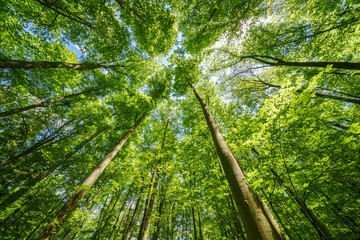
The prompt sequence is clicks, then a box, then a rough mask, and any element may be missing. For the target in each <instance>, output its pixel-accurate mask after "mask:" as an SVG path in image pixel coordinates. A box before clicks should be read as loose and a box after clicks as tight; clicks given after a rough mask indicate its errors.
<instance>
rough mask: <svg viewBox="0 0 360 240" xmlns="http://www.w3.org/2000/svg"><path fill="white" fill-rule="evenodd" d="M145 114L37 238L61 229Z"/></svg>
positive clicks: (44, 237) (50, 237) (47, 236)
mask: <svg viewBox="0 0 360 240" xmlns="http://www.w3.org/2000/svg"><path fill="white" fill-rule="evenodd" d="M145 116H146V114H143V116H142V117H141V118H140V119H139V120H138V121H137V122H136V123H135V125H133V126H132V127H131V128H130V129H129V130H128V131H127V132H126V134H125V135H124V136H123V138H122V139H121V140H120V142H119V143H118V144H117V145H116V146H115V147H114V149H113V150H112V151H111V152H110V153H109V154H108V155H107V156H106V157H105V158H104V160H103V161H102V162H101V163H100V164H99V165H98V167H97V168H96V169H95V170H94V171H93V172H92V173H91V174H90V176H89V177H88V178H87V179H86V180H85V182H83V184H82V185H81V186H80V187H79V188H78V189H77V190H76V192H75V193H74V194H73V195H72V196H71V197H70V199H69V200H68V201H67V203H66V204H65V205H64V206H63V208H61V209H60V211H59V212H58V213H57V215H56V216H55V218H54V219H53V221H52V222H51V223H49V225H48V226H47V227H46V228H45V230H44V231H43V233H42V234H41V235H40V236H39V237H38V238H37V239H53V238H54V237H55V236H56V234H57V232H58V231H59V230H60V229H61V227H62V226H63V225H64V223H65V222H66V219H67V218H68V217H69V215H70V214H71V213H72V211H73V210H74V209H75V208H76V206H77V205H78V203H79V202H80V200H81V199H82V198H83V197H84V195H85V194H86V192H87V191H88V189H89V188H90V187H91V186H92V185H93V184H94V183H95V181H96V180H97V178H98V177H99V176H100V174H101V173H102V172H103V171H104V169H105V168H106V167H107V165H108V164H109V162H110V161H111V160H112V159H113V158H114V157H115V155H116V154H117V153H118V152H119V150H120V149H121V147H122V146H123V145H124V143H125V142H126V141H127V139H128V138H129V137H130V136H131V134H132V133H133V132H134V131H135V129H136V128H137V127H138V126H139V124H140V123H141V121H142V120H143V119H144V118H145Z"/></svg>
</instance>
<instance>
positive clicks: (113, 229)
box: [109, 190, 133, 240]
mask: <svg viewBox="0 0 360 240" xmlns="http://www.w3.org/2000/svg"><path fill="white" fill-rule="evenodd" d="M130 195H131V192H130V190H129V192H128V193H127V195H126V197H125V199H124V202H123V204H122V205H121V207H120V209H119V214H118V215H117V217H116V220H115V223H114V225H113V227H112V228H111V232H110V234H109V240H110V239H111V238H112V236H113V234H114V231H115V229H116V227H118V228H120V227H121V224H122V222H123V220H124V217H125V215H126V213H127V211H128V208H126V209H125V211H124V212H122V211H123V209H124V208H125V206H126V203H127V202H128V200H129V196H130ZM130 200H131V201H130V204H129V205H131V204H132V202H133V199H132V198H130ZM121 213H123V216H122V218H121V221H120V223H119V226H117V223H118V221H119V219H120V216H121ZM115 238H116V236H115Z"/></svg>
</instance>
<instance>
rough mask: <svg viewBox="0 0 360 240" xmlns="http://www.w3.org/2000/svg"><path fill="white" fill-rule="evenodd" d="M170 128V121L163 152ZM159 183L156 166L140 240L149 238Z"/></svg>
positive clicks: (163, 141) (162, 149)
mask: <svg viewBox="0 0 360 240" xmlns="http://www.w3.org/2000/svg"><path fill="white" fill-rule="evenodd" d="M168 126H169V119H168V120H167V122H166V125H165V131H164V136H163V139H162V143H161V151H164V147H165V141H166V131H167V128H168ZM160 161H161V156H160V159H159V162H158V163H157V165H160V164H161V162H160ZM159 181H160V173H159V170H158V166H156V172H155V179H154V183H153V185H152V187H151V189H150V192H149V193H150V194H149V197H150V199H149V203H148V205H147V206H146V207H145V210H144V217H143V221H142V223H141V227H140V231H139V236H138V240H146V239H147V238H148V236H149V230H150V222H151V215H152V211H153V208H154V203H155V198H156V193H157V187H158V184H159Z"/></svg>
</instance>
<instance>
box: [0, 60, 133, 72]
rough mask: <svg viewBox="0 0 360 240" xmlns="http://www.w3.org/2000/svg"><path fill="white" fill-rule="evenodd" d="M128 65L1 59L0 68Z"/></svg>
mask: <svg viewBox="0 0 360 240" xmlns="http://www.w3.org/2000/svg"><path fill="white" fill-rule="evenodd" d="M118 67H123V68H126V67H128V66H127V65H122V64H115V65H103V64H88V63H84V64H81V63H66V62H48V61H18V60H0V68H11V69H15V68H23V69H30V68H67V69H73V70H86V69H98V68H118Z"/></svg>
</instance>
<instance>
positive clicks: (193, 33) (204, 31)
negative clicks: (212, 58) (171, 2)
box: [180, 0, 262, 53]
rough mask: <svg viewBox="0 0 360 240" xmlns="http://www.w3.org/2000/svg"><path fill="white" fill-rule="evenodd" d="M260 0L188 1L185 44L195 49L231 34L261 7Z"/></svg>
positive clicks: (198, 49)
mask: <svg viewBox="0 0 360 240" xmlns="http://www.w3.org/2000/svg"><path fill="white" fill-rule="evenodd" d="M261 2H262V1H261V0H260V1H247V0H244V1H238V0H235V1H233V0H227V1H210V2H209V1H193V0H188V1H185V3H184V5H183V7H182V9H181V11H182V12H183V13H186V15H185V16H186V17H185V16H183V17H182V18H181V21H180V29H181V31H182V32H183V34H184V38H185V40H184V45H185V46H186V48H187V50H188V51H189V52H191V53H196V52H199V51H201V50H202V49H204V48H206V47H208V46H210V45H211V44H214V43H215V42H216V41H217V40H218V39H219V38H221V37H224V36H227V37H232V36H234V35H236V34H237V33H238V31H239V30H240V29H242V27H244V25H245V24H246V21H247V19H248V18H250V17H251V16H252V15H254V14H255V15H256V14H258V12H260V11H261V7H260V4H261Z"/></svg>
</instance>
